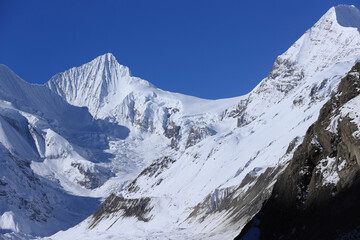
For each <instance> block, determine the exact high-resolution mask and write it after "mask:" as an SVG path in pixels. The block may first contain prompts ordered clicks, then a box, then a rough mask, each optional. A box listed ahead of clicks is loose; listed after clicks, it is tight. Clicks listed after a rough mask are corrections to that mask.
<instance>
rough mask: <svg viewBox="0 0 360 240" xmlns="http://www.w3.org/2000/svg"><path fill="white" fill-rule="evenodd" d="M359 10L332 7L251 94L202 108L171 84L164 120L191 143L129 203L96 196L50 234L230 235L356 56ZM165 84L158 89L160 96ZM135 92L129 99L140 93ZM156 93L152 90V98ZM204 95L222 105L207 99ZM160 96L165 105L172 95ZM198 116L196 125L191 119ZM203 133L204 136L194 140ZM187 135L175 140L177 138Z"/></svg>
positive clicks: (143, 182) (147, 173) (157, 167)
mask: <svg viewBox="0 0 360 240" xmlns="http://www.w3.org/2000/svg"><path fill="white" fill-rule="evenodd" d="M349 12H351V14H349ZM356 16H358V10H356V9H354V8H353V7H351V6H350V7H348V6H338V7H334V8H331V9H330V10H329V11H328V12H327V13H326V14H325V15H324V16H323V17H322V18H321V19H320V20H319V21H318V22H317V23H316V24H315V25H314V26H313V27H312V28H311V29H309V30H308V31H307V32H306V33H305V34H304V35H303V36H302V37H301V38H300V39H299V40H298V41H296V42H295V44H294V45H293V46H291V47H290V48H289V50H288V51H286V52H285V53H284V54H283V55H281V56H279V57H278V58H277V59H276V61H275V63H274V67H273V69H272V70H271V72H270V73H269V76H268V77H267V78H265V79H264V80H263V81H262V82H261V83H260V84H259V85H258V86H257V87H256V88H255V89H254V90H253V91H252V92H251V93H249V94H248V95H245V96H243V97H240V98H237V99H229V100H219V101H212V102H205V101H203V103H204V104H203V106H204V107H203V108H202V109H201V110H200V109H197V108H195V107H192V105H195V106H197V105H198V103H201V102H202V101H201V100H198V99H195V98H194V99H191V98H188V97H181V95H173V94H171V97H169V98H168V99H178V100H179V101H178V102H176V103H178V104H177V105H176V108H177V109H180V110H179V111H175V112H176V113H174V115H173V116H177V117H176V118H175V117H174V121H171V122H173V123H174V124H169V125H167V126H168V127H167V128H166V129H167V130H169V131H165V136H166V135H167V133H168V134H169V135H171V136H177V135H176V134H177V131H175V130H176V129H177V127H180V130H179V132H181V131H182V129H184V128H187V129H188V136H192V138H191V139H190V141H188V143H189V144H186V145H187V146H188V147H187V148H181V147H180V149H179V150H178V151H174V152H166V153H165V152H164V154H163V156H165V157H166V158H158V159H157V160H155V161H154V162H153V163H152V164H151V165H150V166H149V167H148V168H146V169H144V170H143V171H142V172H141V174H139V176H138V177H137V178H136V179H135V180H134V181H133V182H132V183H130V184H129V185H127V186H126V187H125V188H124V189H123V190H122V191H121V192H120V195H121V196H122V197H124V198H125V199H129V200H130V199H131V202H133V203H134V205H130V206H126V207H124V203H123V202H124V201H125V200H119V201H118V202H119V205H117V204H115V203H114V205H111V206H109V209H106V206H103V208H102V210H103V211H104V212H105V213H106V214H103V215H101V214H98V215H94V216H92V217H89V218H88V219H87V220H85V221H84V222H82V223H81V224H80V225H78V226H76V227H74V228H72V229H70V230H68V231H66V232H62V233H58V234H57V235H55V236H54V237H53V238H55V239H65V238H69V237H70V236H71V237H72V238H75V239H82V238H90V239H91V238H95V239H96V238H98V239H102V238H109V239H111V238H114V239H115V238H122V239H133V238H134V236H135V237H136V238H138V239H146V238H149V237H153V238H155V237H156V238H160V239H161V238H164V239H169V238H170V239H171V237H173V238H174V239H175V238H180V236H182V238H187V239H192V238H193V239H201V238H206V239H209V238H214V239H219V238H224V236H226V237H228V238H231V237H234V236H236V235H237V233H238V231H239V230H240V229H241V228H242V227H243V226H244V225H245V224H246V222H247V221H248V219H249V218H251V216H253V215H254V214H255V213H256V211H258V210H259V209H260V207H261V205H262V201H263V199H264V198H265V197H266V196H268V194H269V192H270V191H271V189H272V186H273V184H274V182H275V180H276V172H279V171H280V170H281V169H282V168H283V166H284V165H286V164H287V162H288V161H289V159H290V158H291V156H292V154H293V151H294V149H295V148H296V146H297V145H298V144H299V143H300V142H301V141H300V140H301V139H302V137H303V136H304V135H305V131H306V129H307V128H308V127H309V126H310V125H311V124H312V123H313V122H314V121H315V120H316V119H317V117H318V113H319V110H320V108H321V106H322V105H323V104H324V103H325V102H326V100H327V99H329V97H330V96H331V94H332V93H333V92H334V91H335V90H336V87H337V85H338V83H339V82H340V79H341V78H342V77H344V76H345V74H346V73H347V72H348V71H349V70H350V69H351V67H352V66H353V65H354V63H355V62H357V61H359V59H360V58H359V56H360V35H359V32H358V30H357V28H354V25H353V23H354V22H356V20H354V21H353V20H351V19H356ZM339 19H340V20H339ZM346 19H347V20H346ZM350 23H351V24H352V25H349V24H350ZM152 91H153V90H152ZM153 92H155V93H159V92H160V91H159V90H154V91H153ZM138 93H139V94H140V92H138ZM162 94H163V93H161V94H157V95H156V96H160V95H161V96H165V95H162ZM168 94H169V93H168ZM167 96H170V94H169V95H167ZM175 97H176V98H175ZM134 99H135V100H134V103H135V104H136V102H137V100H136V99H138V98H134ZM154 99H156V98H149V103H153V101H154ZM184 99H186V100H184ZM171 101H173V100H171ZM185 102H187V104H184V103H185ZM210 104H213V105H214V106H215V105H217V106H220V107H221V108H222V110H221V111H220V109H219V108H213V109H212V108H210V107H208V106H210ZM155 106H156V105H155ZM167 106H168V108H169V109H170V106H171V103H170V101H168V105H167ZM173 109H174V107H173ZM189 109H190V110H189ZM187 111H189V112H191V114H186V113H187ZM197 111H198V114H196V112H197ZM176 114H177V115H176ZM119 116H120V115H119ZM199 116H200V117H199ZM171 118H172V117H170V119H171ZM214 119H215V121H214ZM185 120H187V121H188V122H187V121H185ZM189 122H190V123H191V124H189ZM198 122H200V123H201V126H199V125H197V126H195V127H192V125H193V123H198ZM190 126H191V127H190ZM206 127H209V129H208V128H206ZM174 129H175V130H174ZM212 130H214V131H212ZM204 133H206V134H205V135H206V136H205V137H201V138H203V139H202V141H197V140H196V139H197V136H203V134H204ZM183 136H184V135H183ZM184 143H185V142H181V141H179V142H178V144H179V145H180V146H183V145H182V144H184ZM272 169H273V170H272ZM274 169H277V170H274ZM264 176H266V177H264ZM142 199H151V200H150V201H149V202H147V204H150V206H148V205H147V206H146V209H148V210H147V211H146V214H145V213H144V214H145V215H144V216H143V218H144V219H146V221H143V220H141V219H139V218H138V216H137V215H136V211H135V210H136V209H138V208H139V207H141V206H138V205H136V203H138V202H141V200H142ZM125 202H126V201H125ZM114 209H118V210H114ZM149 209H150V210H149ZM94 222H96V224H94ZM234 222H236V223H237V224H234ZM90 226H91V229H89V227H90ZM123 229H126V230H127V231H123ZM95 233H96V234H95ZM95 235H96V236H97V237H94V236H95Z"/></svg>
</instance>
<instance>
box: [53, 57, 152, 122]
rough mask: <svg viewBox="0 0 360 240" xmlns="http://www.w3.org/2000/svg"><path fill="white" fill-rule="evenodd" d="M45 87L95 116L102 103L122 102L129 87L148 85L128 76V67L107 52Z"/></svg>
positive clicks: (62, 74)
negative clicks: (87, 109) (84, 107)
mask: <svg viewBox="0 0 360 240" xmlns="http://www.w3.org/2000/svg"><path fill="white" fill-rule="evenodd" d="M47 86H48V87H49V88H50V89H51V90H53V91H55V92H56V93H57V94H59V95H60V96H61V97H64V98H65V99H66V100H67V101H68V102H69V103H71V104H73V105H76V106H86V107H88V108H89V111H90V112H91V113H92V114H93V116H95V117H97V115H98V114H100V116H101V113H102V111H101V110H102V108H103V107H105V105H106V104H116V101H118V102H120V101H122V100H123V99H124V98H125V97H126V96H127V95H128V94H129V93H130V92H132V91H133V89H138V88H140V89H141V88H151V87H152V86H151V84H150V83H148V82H146V81H144V80H142V79H139V78H135V77H132V76H131V75H130V70H129V68H127V67H125V66H122V65H120V64H119V63H118V62H117V61H116V59H115V57H114V56H113V55H112V54H110V53H108V54H105V55H102V56H100V57H97V58H96V59H94V60H93V61H91V62H89V63H87V64H84V65H83V66H81V67H78V68H72V69H70V70H68V71H66V72H63V73H59V74H57V75H55V76H54V77H52V78H51V79H50V81H49V82H48V83H47ZM114 99H116V101H115V103H114V102H113V100H114ZM110 108H111V107H110Z"/></svg>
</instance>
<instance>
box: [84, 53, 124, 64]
mask: <svg viewBox="0 0 360 240" xmlns="http://www.w3.org/2000/svg"><path fill="white" fill-rule="evenodd" d="M94 61H95V62H99V61H101V62H104V63H105V62H108V63H117V64H119V63H118V61H117V60H116V58H115V56H114V55H113V54H112V53H105V54H103V55H100V56H98V57H96V58H95V59H94V60H92V61H91V62H94Z"/></svg>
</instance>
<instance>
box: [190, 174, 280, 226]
mask: <svg viewBox="0 0 360 240" xmlns="http://www.w3.org/2000/svg"><path fill="white" fill-rule="evenodd" d="M279 171H280V168H268V169H267V170H266V171H265V172H264V173H262V174H261V175H259V176H255V175H252V173H249V174H247V175H246V177H245V178H244V180H243V181H242V182H241V184H240V185H239V186H238V187H237V188H236V189H229V188H225V189H216V190H215V191H214V192H213V193H212V194H209V195H208V196H207V197H206V198H205V200H204V201H203V202H201V203H199V204H198V205H197V206H196V207H195V208H194V210H193V211H192V212H191V214H190V215H189V216H188V218H187V221H192V220H193V219H195V218H197V217H199V221H200V222H202V221H204V219H205V218H207V217H209V216H211V214H214V213H220V212H222V211H228V217H227V218H228V219H231V222H232V223H234V224H235V223H236V222H238V221H243V220H248V219H250V218H251V216H254V215H255V214H256V213H257V212H258V211H259V210H260V209H261V207H262V203H263V202H264V200H265V199H267V198H269V196H270V195H271V190H270V189H271V186H272V185H273V181H274V179H276V176H277V175H278V174H279ZM246 185H248V186H249V188H248V190H247V191H246V192H244V193H243V192H242V191H241V190H242V189H243V188H244V187H245V186H246ZM239 193H240V194H239Z"/></svg>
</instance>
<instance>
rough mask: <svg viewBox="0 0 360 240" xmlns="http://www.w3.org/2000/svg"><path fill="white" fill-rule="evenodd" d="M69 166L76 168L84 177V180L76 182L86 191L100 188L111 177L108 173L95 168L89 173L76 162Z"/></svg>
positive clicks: (88, 170)
mask: <svg viewBox="0 0 360 240" xmlns="http://www.w3.org/2000/svg"><path fill="white" fill-rule="evenodd" d="M71 166H72V167H74V168H77V169H78V170H79V172H80V173H81V174H82V175H83V176H84V179H82V180H78V181H77V182H78V183H79V184H80V185H81V186H83V187H85V188H87V189H95V188H98V187H100V186H101V185H103V184H104V182H105V181H106V179H107V178H109V176H110V175H111V173H110V172H109V171H104V170H103V169H98V168H96V167H95V169H94V170H93V171H91V170H90V169H87V168H86V167H85V166H84V165H82V164H81V163H78V162H73V163H71ZM101 170H103V171H101Z"/></svg>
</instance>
